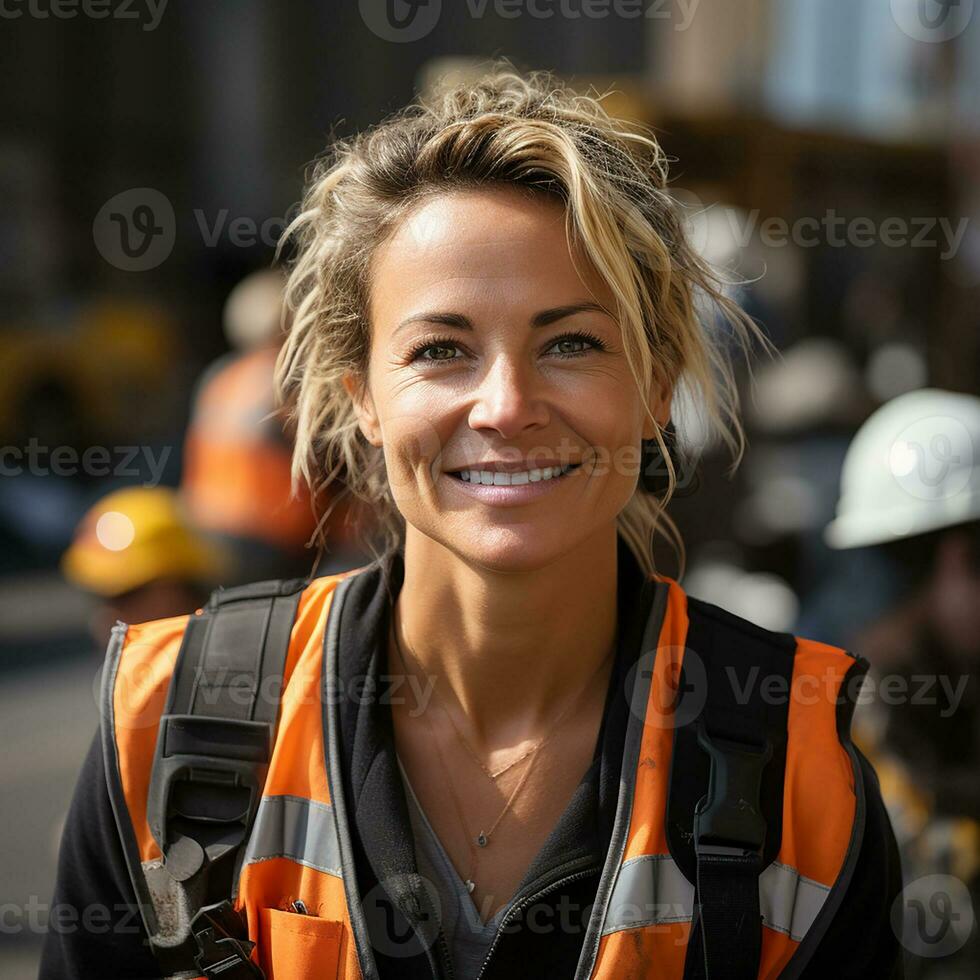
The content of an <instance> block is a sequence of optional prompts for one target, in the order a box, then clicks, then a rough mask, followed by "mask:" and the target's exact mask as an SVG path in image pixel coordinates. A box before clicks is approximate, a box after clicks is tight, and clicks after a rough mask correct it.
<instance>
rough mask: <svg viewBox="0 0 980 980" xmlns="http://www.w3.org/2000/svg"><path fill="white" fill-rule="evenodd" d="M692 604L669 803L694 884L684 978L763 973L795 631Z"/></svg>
mask: <svg viewBox="0 0 980 980" xmlns="http://www.w3.org/2000/svg"><path fill="white" fill-rule="evenodd" d="M687 602H688V619H689V626H688V633H687V639H686V641H685V653H684V660H683V665H682V668H681V673H680V677H679V678H678V682H677V701H676V707H675V713H674V719H675V725H676V727H675V728H674V748H673V756H672V760H671V771H670V787H669V792H668V799H667V843H668V846H669V848H670V852H671V856H672V857H673V859H674V861H675V862H676V863H677V865H678V866H679V867H680V869H681V871H682V872H683V873H684V876H685V877H686V878H687V879H688V881H689V882H691V884H693V885H694V903H695V910H696V914H695V921H694V922H693V923H692V929H691V934H690V940H689V943H688V953H687V960H686V964H685V971H684V980H755V978H756V977H757V976H758V971H759V959H760V956H761V952H762V919H761V914H760V910H759V875H760V874H761V872H762V871H763V869H765V868H766V867H767V866H768V865H769V864H771V863H772V861H773V859H774V858H775V856H776V854H777V853H778V852H779V845H780V841H781V837H782V802H783V781H784V775H785V764H786V720H787V717H788V713H789V692H790V685H791V683H792V673H793V657H794V655H795V651H796V638H795V637H794V636H792V635H791V634H789V633H777V632H773V631H771V630H766V629H762V628H761V627H758V626H756V625H754V624H752V623H750V622H748V621H747V620H744V619H742V618H740V617H738V616H734V615H732V614H731V613H728V612H726V611H725V610H723V609H721V608H719V607H718V606H714V605H712V604H710V603H707V602H702V601H701V600H698V599H693V598H690V597H688V600H687Z"/></svg>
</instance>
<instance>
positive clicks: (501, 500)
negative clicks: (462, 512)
mask: <svg viewBox="0 0 980 980" xmlns="http://www.w3.org/2000/svg"><path fill="white" fill-rule="evenodd" d="M581 470H582V465H581V463H580V464H578V465H577V466H576V467H575V469H573V470H572V471H571V472H569V473H566V474H564V476H559V477H554V478H552V479H550V480H539V481H538V482H537V483H530V482H528V483H519V484H518V485H517V486H511V487H498V486H487V485H486V484H483V483H467V482H465V481H464V480H460V479H459V478H458V477H455V476H451V475H450V474H449V473H448V472H447V473H446V474H445V476H446V479H447V480H448V481H449V482H450V483H451V484H452V485H453V487H455V488H456V489H458V490H460V491H461V492H462V493H464V494H466V495H467V496H468V497H472V498H474V499H476V500H480V501H482V502H483V503H486V504H490V505H491V506H493V507H507V506H515V505H517V504H526V503H529V502H531V501H532V500H537V499H538V498H539V497H546V496H547V495H548V494H550V493H553V492H554V491H555V490H557V489H558V487H560V486H561V485H562V484H563V483H568V482H569V481H570V480H572V479H574V478H575V476H576V475H577V474H578V473H580V472H581ZM518 472H519V471H518Z"/></svg>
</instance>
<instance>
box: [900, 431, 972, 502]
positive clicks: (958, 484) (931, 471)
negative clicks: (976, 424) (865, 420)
mask: <svg viewBox="0 0 980 980" xmlns="http://www.w3.org/2000/svg"><path fill="white" fill-rule="evenodd" d="M888 468H889V469H890V470H891V473H892V476H894V478H895V479H896V480H897V481H898V485H899V486H900V487H901V488H902V489H903V490H904V491H905V492H906V493H907V494H909V496H911V497H915V498H916V499H917V500H937V499H946V498H949V497H955V496H956V494H958V493H962V492H963V491H964V490H965V489H966V488H967V486H968V485H969V482H970V473H971V471H972V469H973V440H972V439H971V437H970V431H969V429H967V427H966V426H965V425H964V424H963V423H962V422H961V421H960V420H959V419H958V418H954V417H953V416H951V415H930V416H928V417H926V418H922V419H918V420H917V421H915V422H913V423H912V424H911V425H907V426H906V427H905V428H904V429H902V431H901V432H900V433H899V434H898V436H897V438H896V439H895V441H894V442H893V443H892V445H891V449H890V450H889V453H888Z"/></svg>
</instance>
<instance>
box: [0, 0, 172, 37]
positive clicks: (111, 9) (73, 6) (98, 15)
mask: <svg viewBox="0 0 980 980" xmlns="http://www.w3.org/2000/svg"><path fill="white" fill-rule="evenodd" d="M166 9H167V0H0V18H3V19H4V20H18V19H19V18H21V17H31V18H33V19H34V20H49V19H51V18H54V19H55V20H74V19H75V18H76V17H86V18H88V19H90V20H105V19H106V18H109V17H111V18H112V19H113V20H136V21H141V22H142V27H141V29H142V30H144V31H155V30H156V29H157V27H159V26H160V21H161V19H162V18H163V14H164V11H165V10H166Z"/></svg>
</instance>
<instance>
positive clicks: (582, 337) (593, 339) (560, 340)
mask: <svg viewBox="0 0 980 980" xmlns="http://www.w3.org/2000/svg"><path fill="white" fill-rule="evenodd" d="M567 344H588V345H589V346H590V347H592V348H593V349H594V350H606V345H605V344H604V343H603V342H602V340H601V339H600V338H599V337H597V336H596V335H595V334H593V333H589V332H588V331H587V330H580V331H578V332H576V333H566V334H562V335H561V336H560V337H556V338H555V339H554V340H553V341H552V342H551V345H550V348H553V347H558V346H565V345H567ZM550 348H549V349H550ZM586 353H588V351H586V350H567V349H566V350H562V351H560V352H559V354H558V356H559V357H580V356H581V355H582V354H586Z"/></svg>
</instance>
